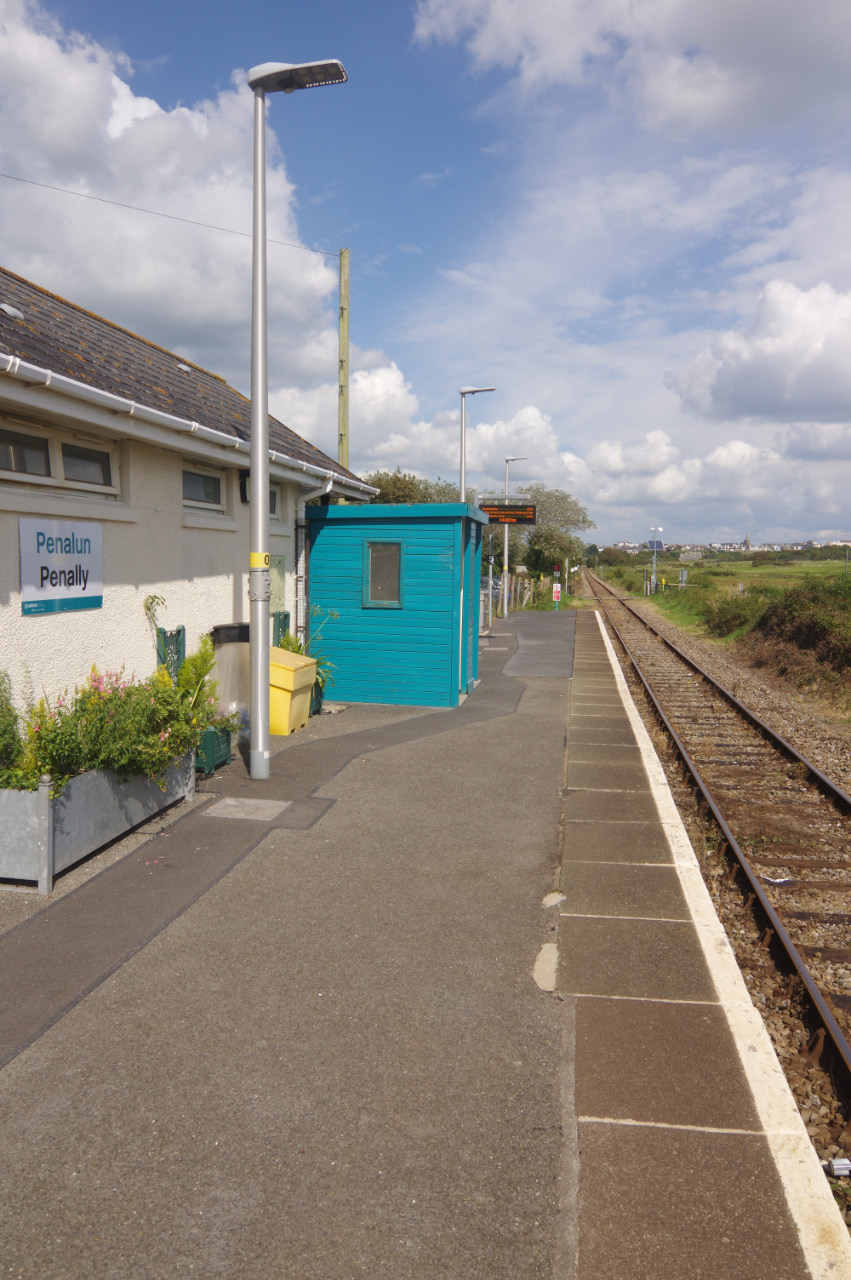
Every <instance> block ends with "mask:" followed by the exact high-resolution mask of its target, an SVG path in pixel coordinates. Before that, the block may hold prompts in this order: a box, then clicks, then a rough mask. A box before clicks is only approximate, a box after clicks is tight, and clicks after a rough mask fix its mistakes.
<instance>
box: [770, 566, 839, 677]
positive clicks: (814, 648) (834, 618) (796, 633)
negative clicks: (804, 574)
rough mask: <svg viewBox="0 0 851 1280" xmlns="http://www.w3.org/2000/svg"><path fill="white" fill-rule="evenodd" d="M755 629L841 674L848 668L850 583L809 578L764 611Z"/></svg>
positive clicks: (788, 590) (790, 589)
mask: <svg viewBox="0 0 851 1280" xmlns="http://www.w3.org/2000/svg"><path fill="white" fill-rule="evenodd" d="M756 629H757V630H758V631H759V632H760V634H762V635H764V636H769V637H773V638H775V639H778V640H784V641H786V642H787V643H791V644H794V645H797V647H798V648H799V649H805V650H809V651H811V652H812V653H813V654H814V655H815V657H816V658H817V659H818V661H819V662H822V663H824V664H825V665H827V666H830V667H833V668H834V670H836V671H844V670H845V669H846V668H848V667H851V580H849V579H848V578H846V577H844V576H843V577H841V578H833V579H824V578H810V579H808V580H807V581H806V582H802V583H800V584H799V585H797V586H794V587H789V588H788V589H787V590H786V591H784V592H783V594H782V595H781V596H780V597H779V598H778V599H776V600H774V601H773V602H772V603H771V604H770V605H769V606H768V607H767V608H766V609H765V611H764V613H763V614H762V617H761V618H760V619H759V623H758V626H757V628H756Z"/></svg>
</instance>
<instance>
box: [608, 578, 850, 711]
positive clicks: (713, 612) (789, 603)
mask: <svg viewBox="0 0 851 1280" xmlns="http://www.w3.org/2000/svg"><path fill="white" fill-rule="evenodd" d="M681 567H682V566H681V565H680V563H679V561H677V562H671V561H668V560H665V561H660V562H659V564H658V566H657V575H656V576H657V579H658V580H659V583H660V586H661V584H662V581H663V580H664V581H665V590H664V591H661V590H660V592H659V593H658V594H657V595H656V596H655V597H653V603H654V604H655V605H656V606H657V607H658V608H659V609H660V610H661V611H662V612H663V613H665V614H666V615H667V616H668V617H670V618H671V620H672V621H673V622H676V623H677V624H678V625H679V626H681V627H685V628H686V629H688V630H689V631H692V632H696V633H698V634H705V635H710V636H712V637H714V638H715V639H718V640H721V641H724V642H729V643H734V642H736V641H742V642H744V643H745V644H746V645H747V646H748V651H749V655H750V658H751V660H752V661H755V662H756V663H757V665H760V666H772V667H774V668H775V669H776V670H777V671H778V672H780V673H781V674H784V675H790V676H791V677H792V678H793V679H795V681H796V682H797V683H799V684H800V685H804V684H814V683H819V684H823V683H827V684H829V685H831V686H833V687H834V688H835V690H836V691H837V692H839V691H840V688H839V687H840V686H841V691H842V693H843V696H844V697H846V698H851V575H847V574H846V563H845V559H844V557H843V558H842V559H841V560H834V561H829V560H796V561H792V562H791V563H782V564H777V565H772V564H756V565H754V564H753V563H752V562H751V561H738V562H734V563H726V564H725V563H724V562H723V561H722V562H720V563H714V562H706V561H704V562H702V563H701V564H699V565H689V566H688V583H687V585H685V586H683V587H682V588H680V587H678V586H677V585H674V584H677V583H678V582H679V574H680V568H681ZM605 576H606V580H607V581H609V582H611V583H612V585H616V586H621V587H625V588H626V589H627V590H628V591H631V592H632V593H634V594H636V595H641V594H642V588H643V581H644V572H643V569H641V568H638V567H636V568H633V566H631V565H625V566H615V567H614V568H609V569H607V570H606V575H605Z"/></svg>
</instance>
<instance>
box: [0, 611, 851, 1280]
mask: <svg viewBox="0 0 851 1280" xmlns="http://www.w3.org/2000/svg"><path fill="white" fill-rule="evenodd" d="M574 634H575V638H576V662H575V663H574ZM480 674H481V677H482V678H481V683H480V685H479V686H478V688H477V689H476V690H475V691H474V692H473V693H472V694H471V695H470V696H469V697H468V698H467V700H466V701H465V703H464V704H463V705H462V706H461V707H460V708H458V709H456V710H453V711H448V712H443V711H428V710H425V709H423V708H377V707H376V708H368V707H357V708H355V707H353V708H350V709H349V710H346V711H344V712H342V713H341V714H339V715H333V716H322V717H320V718H318V719H316V720H313V721H311V723H310V725H309V726H308V728H307V729H305V730H304V731H302V733H300V734H296V735H293V736H292V737H290V738H286V739H282V740H280V741H278V742H276V743H275V752H274V756H273V759H272V777H271V778H270V780H269V781H268V782H255V781H252V780H251V779H250V778H248V776H247V774H246V771H245V767H244V765H243V763H242V760H241V759H237V760H236V761H235V762H234V763H233V764H232V765H231V766H229V767H228V768H226V769H223V770H221V771H220V772H219V773H217V774H216V775H215V776H214V777H213V778H211V779H209V780H207V781H205V782H202V783H201V784H200V803H196V805H195V806H194V807H193V808H191V809H187V810H184V811H183V812H180V811H178V812H176V813H175V814H174V815H173V819H172V820H171V821H170V822H169V824H168V825H167V826H165V827H164V829H163V830H162V831H161V832H160V834H158V835H157V836H156V838H154V839H152V840H150V841H148V842H147V843H143V844H139V845H137V846H136V847H135V848H133V849H132V850H131V851H130V852H128V853H127V854H126V856H123V857H119V859H118V860H117V861H115V862H113V863H111V864H109V865H108V866H107V867H106V868H105V869H104V870H103V871H100V872H99V873H98V874H96V875H94V876H92V877H91V878H90V879H88V880H85V881H83V882H80V883H77V882H76V881H75V884H76V887H75V888H73V889H72V890H71V891H69V892H67V893H64V894H62V893H61V892H60V893H58V894H57V895H56V896H55V898H54V899H53V900H51V901H50V902H49V903H48V905H47V906H46V907H45V908H44V909H43V910H40V911H38V912H37V913H36V914H34V915H32V916H31V917H30V918H29V919H24V920H23V921H22V922H21V923H20V924H18V925H16V926H15V927H14V928H10V929H8V930H7V931H6V932H5V933H0V972H2V974H3V978H4V982H3V996H2V998H1V999H0V1066H2V1070H0V1150H2V1160H0V1242H2V1244H1V1245H0V1275H9V1276H14V1277H32V1278H36V1277H38V1280H42V1278H46V1280H52V1278H53V1277H56V1278H57V1280H58V1278H59V1277H61V1278H62V1280H66V1278H71V1280H75V1278H77V1277H80V1278H81V1280H82V1278H85V1280H137V1277H138V1278H144V1280H148V1278H150V1280H154V1278H156V1280H160V1278H161V1277H163V1276H169V1277H171V1276H186V1277H191V1276H196V1277H204V1278H206V1277H228V1278H229V1280H230V1278H232V1277H240V1280H243V1278H244V1280H276V1278H277V1277H287V1278H290V1280H348V1278H349V1277H380V1276H386V1277H388V1280H404V1278H405V1277H411V1278H414V1277H416V1278H417V1280H438V1278H440V1280H478V1278H479V1277H481V1280H503V1278H504V1280H525V1278H526V1277H528V1278H529V1280H531V1278H532V1277H553V1280H599V1278H600V1277H604V1276H605V1277H608V1276H615V1275H616V1276H618V1277H620V1278H622V1280H632V1278H633V1277H635V1278H638V1277H647V1280H668V1278H669V1277H672V1278H674V1280H677V1278H678V1277H680V1276H683V1277H685V1276H688V1277H710V1276H711V1277H713V1280H727V1277H731V1278H732V1277H737V1278H738V1277H739V1276H745V1275H746V1276H748V1277H757V1278H758V1277H766V1278H767V1277H772V1278H773V1277H778V1278H780V1280H799V1277H801V1278H803V1277H813V1278H814V1280H823V1277H826V1276H828V1275H832V1276H833V1277H834V1280H835V1278H836V1277H839V1276H841V1275H843V1274H849V1275H851V1267H849V1270H848V1271H847V1273H846V1272H843V1271H842V1270H841V1269H835V1268H836V1267H837V1266H839V1267H842V1266H844V1262H845V1259H846V1258H849V1257H851V1251H849V1252H848V1253H843V1248H846V1249H847V1233H845V1229H844V1226H842V1225H841V1220H839V1219H838V1214H837V1213H836V1210H835V1209H834V1208H833V1206H832V1204H831V1203H830V1201H829V1193H828V1191H827V1188H826V1184H824V1182H823V1175H821V1171H820V1169H818V1167H817V1163H816V1169H817V1172H818V1174H819V1176H820V1177H822V1183H823V1185H821V1187H819V1186H818V1185H817V1184H816V1183H815V1182H814V1181H813V1169H812V1164H811V1163H808V1162H807V1158H806V1153H805V1152H802V1150H801V1147H800V1142H799V1139H800V1132H799V1131H798V1130H797V1129H795V1125H794V1118H790V1114H789V1112H788V1110H784V1106H785V1105H786V1104H789V1105H791V1104H790V1103H789V1099H788V1096H786V1095H784V1094H783V1090H782V1088H780V1086H779V1085H778V1082H777V1080H776V1079H775V1077H774V1076H772V1074H771V1072H772V1068H771V1065H770V1063H769V1064H768V1066H766V1065H765V1061H764V1058H763V1057H760V1054H764V1052H765V1045H764V1044H763V1043H762V1042H761V1041H760V1040H759V1029H760V1028H761V1024H759V1027H758V1028H757V1027H755V1025H754V1023H753V1022H752V1020H750V1019H749V1015H748V1012H747V1010H748V1009H750V1011H751V1013H752V1014H753V1009H752V1006H750V1004H749V1001H747V996H746V995H744V996H743V997H741V993H738V996H737V995H736V990H735V988H734V986H731V985H730V984H731V983H733V982H734V979H733V978H732V977H731V975H730V973H729V970H728V968H725V965H727V964H728V961H729V957H727V958H725V953H724V952H723V946H722V944H721V943H720V942H719V940H718V939H717V938H716V937H715V935H714V934H712V925H711V921H709V920H708V918H706V916H705V914H703V915H702V914H701V913H702V912H704V911H705V904H701V901H700V900H699V896H698V897H696V896H695V895H696V894H697V893H698V891H697V889H696V887H695V883H694V877H693V868H690V864H689V863H688V850H687V842H685V844H684V843H683V836H681V835H680V834H679V832H678V829H677V827H676V815H675V814H673V813H671V812H670V811H668V810H666V809H665V804H666V801H665V799H664V793H663V791H660V785H661V784H660V779H659V776H658V772H654V767H653V764H652V762H650V763H648V757H647V754H646V744H644V743H643V742H642V741H641V740H640V734H639V733H638V730H637V729H636V726H635V723H634V710H631V709H630V706H629V705H628V702H627V701H625V700H624V698H623V687H622V678H621V677H620V675H619V672H617V671H616V670H615V669H614V668H613V666H612V664H611V660H610V654H609V652H608V649H607V647H606V645H605V643H604V641H603V638H602V635H601V632H600V629H599V627H598V624H597V621H596V617H595V615H594V614H593V613H590V612H589V613H580V614H579V615H578V618H577V613H576V612H575V611H573V610H561V611H559V613H558V614H527V615H515V616H512V617H511V618H510V619H508V620H507V621H505V622H502V621H499V620H497V621H496V622H495V624H494V627H493V634H492V635H491V636H490V637H489V638H488V640H487V641H486V643H485V644H483V646H482V653H481V668H480ZM258 802H260V803H259V804H258ZM562 859H563V863H562ZM560 864H561V865H560ZM556 887H557V888H558V890H559V893H558V894H554V893H553V890H554V888H556ZM707 939H709V941H708V942H707ZM533 970H534V974H535V975H536V978H537V981H536V980H533ZM545 973H549V974H550V975H551V981H543V980H542V978H541V975H542V974H545ZM719 975H720V976H719ZM553 988H555V989H553ZM731 991H732V992H733V995H731V994H730V993H731ZM739 997H741V999H740V1000H739V1003H737V999H739ZM742 1001H743V1002H744V1003H742ZM745 1005H746V1006H747V1007H745ZM753 1016H754V1017H756V1015H755V1014H753ZM763 1034H764V1033H763ZM749 1056H750V1057H753V1058H754V1060H757V1059H758V1061H759V1063H760V1064H761V1066H760V1070H761V1071H762V1072H763V1074H767V1077H768V1078H769V1083H770V1087H769V1088H768V1091H767V1094H766V1090H765V1089H764V1088H762V1089H760V1088H759V1087H756V1086H755V1084H754V1072H753V1068H752V1064H750V1063H748V1062H747V1061H746V1060H747V1059H748V1057H749ZM775 1065H776V1062H775ZM757 1075H759V1072H757ZM772 1089H773V1092H772ZM787 1094H788V1091H787ZM766 1097H768V1101H766ZM798 1124H799V1126H800V1122H798ZM778 1152H779V1154H778ZM810 1153H811V1154H812V1152H811V1148H810ZM812 1159H813V1160H814V1159H815V1157H814V1156H812ZM790 1171H797V1172H798V1174H799V1175H800V1176H799V1179H798V1181H799V1183H800V1185H799V1186H798V1187H797V1189H796V1187H795V1186H794V1185H793V1183H794V1182H795V1179H794V1178H792V1177H791V1176H790ZM801 1186H802V1187H803V1191H801ZM820 1192H823V1195H820ZM796 1194H797V1195H798V1200H796ZM831 1211H832V1214H833V1216H831ZM837 1221H840V1229H841V1238H840V1234H839V1233H838V1232H837V1230H836V1223H837ZM814 1241H815V1243H814ZM843 1241H844V1244H843ZM826 1259H829V1260H830V1262H831V1264H832V1265H833V1267H834V1269H833V1270H829V1269H827V1263H826Z"/></svg>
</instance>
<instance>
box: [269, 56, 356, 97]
mask: <svg viewBox="0 0 851 1280" xmlns="http://www.w3.org/2000/svg"><path fill="white" fill-rule="evenodd" d="M347 79H348V76H347V75H346V69H345V67H344V66H343V64H342V62H338V61H337V59H336V58H328V59H326V60H325V61H324V62H261V63H260V65H259V66H258V67H252V68H251V70H250V71H249V73H248V83H249V85H250V87H251V88H252V89H262V90H263V91H264V92H265V93H295V91H296V89H318V88H320V87H321V86H322V85H325V84H343V83H345V81H346V80H347Z"/></svg>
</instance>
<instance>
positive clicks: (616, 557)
mask: <svg viewBox="0 0 851 1280" xmlns="http://www.w3.org/2000/svg"><path fill="white" fill-rule="evenodd" d="M634 559H635V557H634V556H631V555H628V554H627V552H626V551H621V549H620V547H603V550H602V551H601V552H600V564H632V562H633V560H634Z"/></svg>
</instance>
